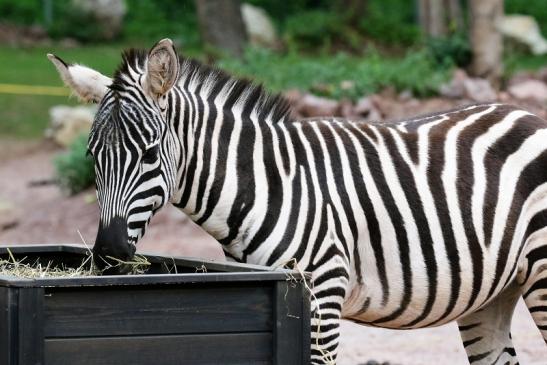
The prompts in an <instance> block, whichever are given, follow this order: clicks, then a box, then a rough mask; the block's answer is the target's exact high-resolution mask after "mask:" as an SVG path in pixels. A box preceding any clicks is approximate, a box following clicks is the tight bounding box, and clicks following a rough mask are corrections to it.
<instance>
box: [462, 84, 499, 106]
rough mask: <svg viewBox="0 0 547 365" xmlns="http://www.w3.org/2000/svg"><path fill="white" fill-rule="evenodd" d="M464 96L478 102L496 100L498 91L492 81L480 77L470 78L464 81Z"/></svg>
mask: <svg viewBox="0 0 547 365" xmlns="http://www.w3.org/2000/svg"><path fill="white" fill-rule="evenodd" d="M463 87H464V97H466V98H468V99H471V100H473V101H477V102H485V101H493V100H496V98H497V95H496V91H495V90H494V88H493V87H492V84H490V81H488V80H486V79H480V78H468V79H466V80H464V82H463Z"/></svg>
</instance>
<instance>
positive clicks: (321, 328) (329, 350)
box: [311, 288, 344, 365]
mask: <svg viewBox="0 0 547 365" xmlns="http://www.w3.org/2000/svg"><path fill="white" fill-rule="evenodd" d="M337 289H338V288H331V289H327V290H324V291H319V292H315V290H314V295H313V296H312V308H313V311H312V318H311V363H312V364H328V365H334V364H336V356H337V353H338V342H339V338H340V320H341V313H342V303H343V301H344V297H343V295H339V294H338V293H336V292H337ZM340 290H343V289H340Z"/></svg>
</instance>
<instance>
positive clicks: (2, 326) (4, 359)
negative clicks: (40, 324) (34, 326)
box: [0, 287, 18, 365]
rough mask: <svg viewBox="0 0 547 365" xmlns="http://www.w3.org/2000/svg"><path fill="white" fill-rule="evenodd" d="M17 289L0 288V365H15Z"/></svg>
mask: <svg viewBox="0 0 547 365" xmlns="http://www.w3.org/2000/svg"><path fill="white" fill-rule="evenodd" d="M17 292H18V289H14V288H5V287H0V364H6V365H16V364H17V363H18V362H17V351H13V349H14V348H16V346H17V294H18V293H17Z"/></svg>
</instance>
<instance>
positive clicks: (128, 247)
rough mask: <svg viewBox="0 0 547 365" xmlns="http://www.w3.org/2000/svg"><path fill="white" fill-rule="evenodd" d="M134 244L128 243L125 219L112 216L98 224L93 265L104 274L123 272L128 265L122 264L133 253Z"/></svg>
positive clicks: (127, 268)
mask: <svg viewBox="0 0 547 365" xmlns="http://www.w3.org/2000/svg"><path fill="white" fill-rule="evenodd" d="M135 251H136V247H135V245H133V244H131V243H129V239H128V234H127V223H126V221H125V219H122V218H118V217H117V218H113V219H111V220H110V222H109V223H108V224H106V225H105V224H103V223H102V222H101V224H100V225H99V230H98V231H97V239H96V240H95V246H94V247H93V260H94V262H95V265H96V266H97V268H98V269H99V270H101V271H102V272H103V273H104V274H125V273H127V272H128V271H129V270H130V268H131V267H130V266H129V265H126V264H124V262H126V261H129V260H131V259H132V258H133V256H134V255H135Z"/></svg>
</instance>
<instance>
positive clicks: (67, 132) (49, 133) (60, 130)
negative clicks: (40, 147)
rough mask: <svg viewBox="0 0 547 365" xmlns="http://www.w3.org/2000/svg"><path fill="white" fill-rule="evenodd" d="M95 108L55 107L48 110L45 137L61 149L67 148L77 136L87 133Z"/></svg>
mask: <svg viewBox="0 0 547 365" xmlns="http://www.w3.org/2000/svg"><path fill="white" fill-rule="evenodd" d="M96 111H97V107H96V106H75V107H71V106H66V105H56V106H54V107H52V108H51V109H50V110H49V116H50V123H49V127H48V129H47V130H46V132H45V134H46V137H48V138H51V139H53V141H55V143H57V144H58V145H60V146H62V147H68V146H69V145H70V144H72V142H74V140H75V139H76V138H78V136H80V135H82V134H87V133H89V130H90V129H91V124H92V123H93V118H94V117H95V113H96Z"/></svg>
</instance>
